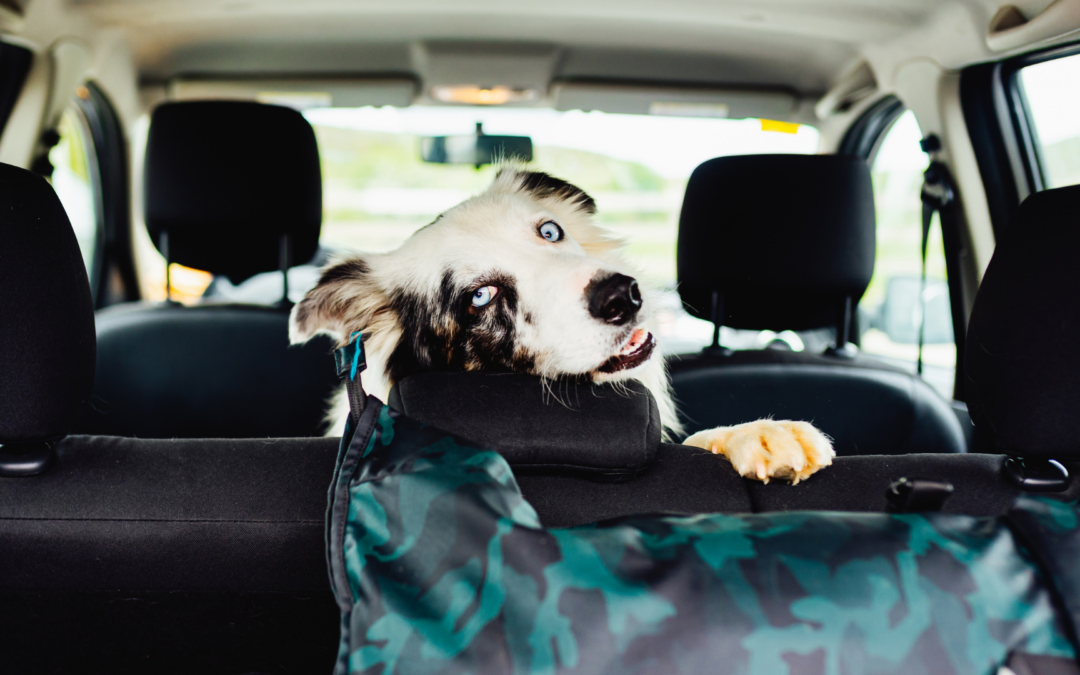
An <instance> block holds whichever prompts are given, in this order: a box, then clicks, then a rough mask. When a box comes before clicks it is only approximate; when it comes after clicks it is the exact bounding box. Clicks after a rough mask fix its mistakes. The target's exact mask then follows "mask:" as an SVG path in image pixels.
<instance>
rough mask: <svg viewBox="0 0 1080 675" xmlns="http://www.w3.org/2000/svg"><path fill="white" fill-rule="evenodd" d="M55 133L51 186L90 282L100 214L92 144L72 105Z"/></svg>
mask: <svg viewBox="0 0 1080 675" xmlns="http://www.w3.org/2000/svg"><path fill="white" fill-rule="evenodd" d="M56 131H57V133H59V135H60V142H59V143H57V144H56V145H55V146H54V147H53V148H52V150H51V151H50V152H49V162H50V163H51V164H52V167H53V170H52V176H51V182H52V186H53V190H55V191H56V194H57V196H58V197H59V198H60V203H61V204H63V205H64V210H65V211H66V212H67V216H68V219H69V220H70V221H71V228H72V229H73V230H75V237H76V238H77V239H78V240H79V248H80V249H81V250H82V254H83V261H84V262H85V263H86V271H87V274H88V275H89V277H90V278H91V279H93V278H95V277H94V260H95V256H96V253H97V247H98V232H99V222H100V221H99V215H100V213H101V190H100V188H99V180H98V176H97V168H98V167H97V158H96V157H95V156H94V144H93V142H92V139H91V136H90V131H89V129H88V128H87V126H86V121H85V120H84V119H83V116H82V114H81V113H80V112H79V109H78V108H77V107H76V106H74V105H72V106H69V107H68V109H67V110H66V111H65V112H64V115H63V117H62V118H61V120H60V125H59V126H58V127H57V129H56Z"/></svg>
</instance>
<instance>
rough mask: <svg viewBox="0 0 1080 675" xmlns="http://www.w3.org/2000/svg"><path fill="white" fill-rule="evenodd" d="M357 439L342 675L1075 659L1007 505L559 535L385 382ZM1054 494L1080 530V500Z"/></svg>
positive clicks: (721, 518)
mask: <svg viewBox="0 0 1080 675" xmlns="http://www.w3.org/2000/svg"><path fill="white" fill-rule="evenodd" d="M348 439H349V436H348V434H347V435H346V440H345V441H343V446H342V451H341V456H340V457H339V468H338V474H337V475H336V477H335V485H334V487H333V488H332V490H331V495H330V519H329V526H328V538H329V542H328V543H329V545H330V549H329V550H330V567H331V577H332V580H333V584H334V587H335V592H336V593H337V595H338V598H339V602H340V605H341V608H342V633H341V650H340V653H339V659H338V663H337V669H336V672H337V673H383V674H389V673H405V674H409V675H412V674H427V673H472V674H481V673H514V674H526V673H527V674H530V675H540V674H545V675H546V674H554V673H620V674H622V673H631V674H638V673H641V674H644V673H687V674H689V673H745V674H753V675H757V674H768V675H774V674H778V673H781V674H782V673H798V674H807V673H822V674H830V675H841V674H844V675H848V674H856V673H904V674H905V675H907V674H912V673H985V674H993V673H996V672H997V670H998V668H999V667H1000V666H1001V665H1002V664H1003V663H1004V662H1005V661H1006V658H1007V657H1008V655H1009V654H1010V653H1012V652H1014V651H1021V652H1027V653H1030V654H1034V655H1046V656H1052V657H1063V658H1075V653H1074V650H1073V647H1072V646H1071V643H1070V641H1069V639H1068V638H1067V633H1066V632H1065V629H1063V628H1062V627H1061V626H1060V625H1059V619H1058V616H1057V614H1056V613H1055V609H1054V607H1053V604H1052V602H1051V591H1050V590H1049V589H1048V587H1047V584H1046V583H1045V581H1044V579H1043V578H1042V576H1041V573H1040V572H1039V569H1038V568H1037V567H1036V565H1035V564H1034V562H1033V561H1032V560H1031V559H1030V558H1029V557H1028V554H1027V553H1025V551H1024V549H1023V547H1021V546H1018V545H1017V542H1016V541H1015V540H1014V538H1013V535H1012V534H1011V531H1010V529H1009V528H1008V527H1007V526H1006V525H1005V524H1003V523H1002V522H1001V521H1000V519H992V518H971V517H963V516H955V515H943V514H924V515H918V514H914V515H886V514H853V513H826V512H787V513H768V514H748V515H702V516H694V517H666V516H665V517H660V516H657V517H631V518H624V519H619V520H617V521H611V522H604V523H598V524H594V525H591V526H585V527H576V528H570V529H545V528H544V527H542V526H541V524H540V522H539V521H538V519H537V516H536V512H535V511H534V510H533V508H532V507H531V506H530V505H529V504H528V503H527V502H526V501H525V500H524V499H523V498H522V496H521V493H520V492H519V490H518V487H517V484H516V482H515V480H514V476H513V474H512V473H511V470H510V467H509V466H508V465H507V463H506V462H505V460H503V458H502V457H500V456H499V455H498V454H497V453H495V452H493V451H490V450H485V449H482V448H476V447H473V446H471V445H469V444H468V443H466V442H463V441H461V440H458V439H455V438H453V437H450V436H447V435H446V434H445V433H443V432H440V431H438V430H436V429H433V428H430V427H424V426H422V425H420V424H419V423H417V422H414V421H412V420H410V419H408V418H405V417H400V416H397V414H396V413H395V412H393V411H391V410H390V409H389V408H387V407H385V406H382V405H381V403H379V402H378V401H377V400H376V399H374V398H369V399H368V404H367V406H366V408H365V410H364V413H363V414H362V415H361V417H360V420H359V423H358V424H357V431H356V434H355V436H354V437H353V438H352V441H351V443H348V444H347V445H346V443H347V441H348ZM1037 503H1039V504H1042V502H1037ZM1039 508H1043V507H1041V506H1040V507H1039ZM1046 508H1049V509H1050V510H1051V511H1053V513H1052V514H1051V515H1050V516H1047V517H1049V518H1050V520H1052V521H1054V522H1057V523H1059V524H1062V523H1063V525H1062V527H1063V528H1064V529H1066V530H1068V531H1069V532H1076V531H1078V530H1080V524H1078V522H1077V517H1076V512H1075V510H1074V509H1073V507H1071V506H1068V505H1058V506H1054V507H1046Z"/></svg>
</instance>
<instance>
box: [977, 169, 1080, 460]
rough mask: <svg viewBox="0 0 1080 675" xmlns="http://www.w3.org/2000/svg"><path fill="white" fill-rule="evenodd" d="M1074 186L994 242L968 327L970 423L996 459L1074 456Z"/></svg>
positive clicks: (1079, 399) (1031, 201)
mask: <svg viewBox="0 0 1080 675" xmlns="http://www.w3.org/2000/svg"><path fill="white" fill-rule="evenodd" d="M1077 251H1080V186H1077V187H1067V188H1060V189H1057V190H1048V191H1046V192H1039V193H1037V194H1034V195H1032V196H1031V197H1029V198H1028V199H1027V200H1026V201H1025V202H1024V203H1023V204H1021V206H1020V208H1019V210H1018V211H1017V213H1016V217H1015V218H1014V219H1013V220H1012V222H1011V223H1010V225H1009V228H1008V229H1007V230H1006V231H1005V233H1004V234H1003V235H1002V236H1001V237H1000V239H999V241H998V243H997V248H996V249H995V251H994V256H993V258H991V260H990V265H989V266H988V267H987V268H986V274H985V275H984V276H983V281H982V285H981V286H980V287H979V292H978V294H977V295H976V297H975V306H974V308H973V309H972V312H971V319H970V322H969V324H968V332H967V349H966V354H965V357H964V376H965V378H966V381H965V391H966V394H967V402H968V408H969V410H970V411H971V417H972V421H973V422H974V423H975V426H976V427H977V428H978V429H979V430H980V431H981V432H986V433H987V435H988V437H989V438H990V439H991V441H992V443H993V444H994V446H995V449H996V450H997V451H999V452H1003V453H1008V454H1016V455H1023V456H1029V457H1035V456H1038V457H1049V458H1056V459H1067V458H1073V457H1078V456H1080V416H1078V415H1077V411H1080V300H1078V299H1080V273H1078V272H1077V269H1076V255H1077Z"/></svg>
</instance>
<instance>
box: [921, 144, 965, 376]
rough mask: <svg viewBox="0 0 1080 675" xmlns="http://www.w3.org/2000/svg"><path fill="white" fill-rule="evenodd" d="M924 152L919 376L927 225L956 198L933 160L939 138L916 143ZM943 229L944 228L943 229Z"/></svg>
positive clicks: (941, 167)
mask: <svg viewBox="0 0 1080 675" xmlns="http://www.w3.org/2000/svg"><path fill="white" fill-rule="evenodd" d="M919 147H921V148H922V150H923V152H925V153H926V154H928V155H930V158H931V159H930V166H928V167H926V171H925V172H923V185H922V191H921V192H920V198H921V199H922V276H921V278H920V280H919V358H918V360H917V361H916V364H915V372H916V373H918V374H919V375H922V372H923V358H922V355H923V342H924V341H925V339H926V248H927V245H928V244H929V243H930V226H931V224H932V223H933V221H934V214H935V213H937V214H938V219H939V221H940V219H941V216H942V209H944V208H945V207H946V206H948V205H949V204H951V203H952V202H953V200H954V199H955V198H956V191H955V190H954V189H953V186H952V183H951V181H950V180H949V172H948V170H947V169H946V167H945V165H944V164H942V163H941V162H939V161H937V160H935V159H933V157H934V153H936V152H937V151H938V150H940V149H941V141H940V140H939V139H938V137H937V136H935V135H933V134H931V135H930V136H927V137H926V138H924V139H923V140H922V141H920V142H919ZM942 230H943V231H944V227H943V228H942Z"/></svg>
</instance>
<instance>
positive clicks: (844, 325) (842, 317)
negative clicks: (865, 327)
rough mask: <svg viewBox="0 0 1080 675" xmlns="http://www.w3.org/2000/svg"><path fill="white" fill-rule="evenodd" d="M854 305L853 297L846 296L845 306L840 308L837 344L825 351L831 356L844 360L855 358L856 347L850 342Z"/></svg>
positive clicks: (837, 323)
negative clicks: (852, 306) (852, 308)
mask: <svg viewBox="0 0 1080 675" xmlns="http://www.w3.org/2000/svg"><path fill="white" fill-rule="evenodd" d="M852 304H853V303H852V300H851V296H850V295H846V296H844V304H843V306H842V307H841V308H840V312H839V315H838V317H837V322H836V344H835V345H834V346H832V347H829V348H828V349H826V350H825V353H826V354H827V355H829V356H835V357H838V358H842V359H853V358H855V353H856V349H855V345H853V344H851V343H850V342H848V336H849V335H851V305H852Z"/></svg>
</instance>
